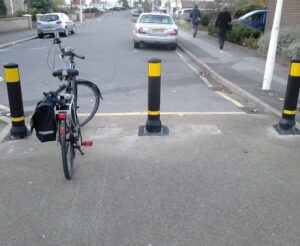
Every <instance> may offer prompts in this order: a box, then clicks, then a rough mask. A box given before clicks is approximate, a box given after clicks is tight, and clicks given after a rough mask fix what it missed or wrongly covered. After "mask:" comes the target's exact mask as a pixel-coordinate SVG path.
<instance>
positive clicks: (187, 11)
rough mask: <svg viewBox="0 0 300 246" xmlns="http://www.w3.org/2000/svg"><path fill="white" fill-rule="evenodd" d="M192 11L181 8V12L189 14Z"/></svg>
mask: <svg viewBox="0 0 300 246" xmlns="http://www.w3.org/2000/svg"><path fill="white" fill-rule="evenodd" d="M191 12H192V9H185V10H183V13H184V14H189V13H191Z"/></svg>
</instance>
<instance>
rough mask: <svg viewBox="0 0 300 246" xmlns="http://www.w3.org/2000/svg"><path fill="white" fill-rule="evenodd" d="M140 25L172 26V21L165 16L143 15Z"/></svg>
mask: <svg viewBox="0 0 300 246" xmlns="http://www.w3.org/2000/svg"><path fill="white" fill-rule="evenodd" d="M139 22H140V23H155V24H174V21H173V19H172V18H171V17H170V16H166V15H143V16H141V18H140V21H139Z"/></svg>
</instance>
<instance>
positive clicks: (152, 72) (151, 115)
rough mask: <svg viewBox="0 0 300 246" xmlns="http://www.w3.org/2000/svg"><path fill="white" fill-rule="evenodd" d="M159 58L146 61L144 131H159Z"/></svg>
mask: <svg viewBox="0 0 300 246" xmlns="http://www.w3.org/2000/svg"><path fill="white" fill-rule="evenodd" d="M160 64H161V60H160V59H158V58H152V59H150V60H149V61H148V119H147V122H146V131H148V132H160V131H161V121H160V87H161V74H160V71H161V66H160Z"/></svg>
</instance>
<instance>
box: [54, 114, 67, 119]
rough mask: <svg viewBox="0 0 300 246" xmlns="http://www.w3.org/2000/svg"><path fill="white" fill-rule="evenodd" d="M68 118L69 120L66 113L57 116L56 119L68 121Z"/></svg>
mask: <svg viewBox="0 0 300 246" xmlns="http://www.w3.org/2000/svg"><path fill="white" fill-rule="evenodd" d="M67 118H68V117H67V113H65V112H62V113H58V114H56V119H58V120H66V119H67Z"/></svg>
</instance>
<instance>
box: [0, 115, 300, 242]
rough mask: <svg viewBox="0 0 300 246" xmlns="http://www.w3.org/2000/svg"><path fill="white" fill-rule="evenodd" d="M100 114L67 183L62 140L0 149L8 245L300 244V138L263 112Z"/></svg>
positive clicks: (1, 235) (0, 230)
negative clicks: (163, 128) (150, 126)
mask: <svg viewBox="0 0 300 246" xmlns="http://www.w3.org/2000/svg"><path fill="white" fill-rule="evenodd" d="M145 120H146V119H145V116H128V115H127V116H100V117H97V118H96V119H94V120H93V121H92V122H91V124H90V125H88V126H87V127H86V128H85V129H84V131H83V134H84V136H86V138H88V139H93V141H94V147H92V148H90V149H86V150H85V152H86V155H85V156H80V155H77V158H76V166H75V168H76V173H75V177H74V179H73V180H71V181H66V180H65V179H64V176H63V172H62V165H61V160H60V152H59V151H60V149H59V146H58V145H57V143H55V142H52V143H44V144H41V143H40V142H38V141H37V139H36V138H35V136H30V137H28V139H26V140H22V141H8V142H5V143H3V144H1V145H0V163H1V165H0V180H1V183H2V184H1V186H0V193H1V206H0V221H1V222H0V241H1V244H3V245H199V242H201V245H297V244H298V243H299V235H298V234H299V233H298V232H299V230H300V223H299V221H300V217H299V215H300V209H299V207H300V206H299V203H300V200H299V197H300V194H299V190H300V181H299V175H300V167H299V147H300V141H299V137H291V136H279V135H277V134H276V132H275V131H274V130H273V128H272V124H273V123H274V122H276V120H277V119H276V118H275V117H272V116H270V115H267V114H252V115H249V114H243V115H236V114H232V115H213V114H211V115H184V114H183V115H182V114H181V115H165V116H163V115H162V116H161V120H162V123H163V124H165V125H167V126H168V127H169V130H170V133H169V135H168V136H164V137H158V136H154V137H150V136H144V137H139V136H138V135H137V134H138V126H139V125H142V124H144V123H145Z"/></svg>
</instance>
